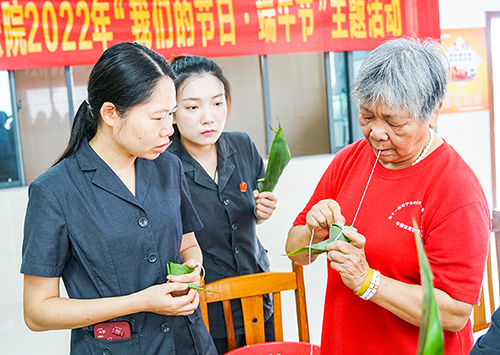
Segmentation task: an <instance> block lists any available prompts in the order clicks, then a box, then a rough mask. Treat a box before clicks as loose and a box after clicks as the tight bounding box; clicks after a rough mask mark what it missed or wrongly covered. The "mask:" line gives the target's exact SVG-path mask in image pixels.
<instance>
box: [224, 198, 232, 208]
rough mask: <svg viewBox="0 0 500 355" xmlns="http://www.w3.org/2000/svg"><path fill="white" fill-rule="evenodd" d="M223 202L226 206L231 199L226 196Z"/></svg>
mask: <svg viewBox="0 0 500 355" xmlns="http://www.w3.org/2000/svg"><path fill="white" fill-rule="evenodd" d="M223 203H224V206H228V205H229V204H230V203H231V200H230V199H228V198H225V199H224V202H223Z"/></svg>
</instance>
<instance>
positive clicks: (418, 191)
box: [294, 139, 490, 355]
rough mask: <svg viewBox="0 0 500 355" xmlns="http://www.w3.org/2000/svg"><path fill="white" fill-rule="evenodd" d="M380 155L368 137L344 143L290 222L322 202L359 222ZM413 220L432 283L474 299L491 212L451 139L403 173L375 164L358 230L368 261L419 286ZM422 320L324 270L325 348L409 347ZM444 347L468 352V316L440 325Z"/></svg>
mask: <svg viewBox="0 0 500 355" xmlns="http://www.w3.org/2000/svg"><path fill="white" fill-rule="evenodd" d="M375 161H376V156H375V154H374V152H373V151H372V149H371V148H370V147H369V146H368V144H367V143H366V141H365V140H364V139H362V140H360V141H358V142H356V143H353V144H351V145H349V146H347V147H346V148H344V149H343V150H341V151H340V152H339V153H337V155H336V156H335V158H334V159H333V161H332V163H331V164H330V166H329V167H328V168H327V170H326V172H325V173H324V175H323V177H322V178H321V180H320V182H319V183H318V186H317V187H316V190H315V191H314V194H313V196H312V197H311V199H310V201H309V203H308V204H307V206H306V207H305V208H304V210H303V211H302V212H301V213H300V214H299V215H298V217H297V218H296V220H295V221H294V225H304V224H305V223H306V221H305V218H306V214H307V212H308V211H309V210H310V209H311V207H312V206H313V205H315V204H316V203H317V202H319V201H321V200H324V199H328V198H331V199H333V200H335V201H337V202H338V203H339V204H340V207H341V210H342V214H343V216H344V217H345V218H346V223H350V224H352V223H353V219H354V216H355V214H356V211H357V209H358V206H359V205H360V200H361V197H362V195H363V191H364V190H365V187H366V185H367V182H368V179H369V176H370V173H371V171H372V168H373V166H374V164H375ZM413 219H415V220H416V221H417V224H418V225H419V226H420V231H421V234H422V236H423V241H424V246H425V251H426V254H427V257H428V259H429V262H430V265H431V268H432V271H433V273H434V287H435V288H438V289H440V290H443V291H445V292H446V293H447V294H448V295H450V296H451V297H452V298H454V299H456V300H460V301H463V302H467V303H471V304H477V302H478V300H479V293H480V290H481V283H482V279H483V273H484V267H485V262H486V256H487V248H488V247H487V245H488V244H487V243H488V238H489V230H490V212H489V209H488V205H487V202H486V198H485V196H484V193H483V190H482V188H481V185H480V183H479V181H478V179H477V178H476V176H475V174H474V172H473V171H472V170H471V169H470V168H469V166H468V165H467V164H466V163H465V162H464V161H463V159H462V158H461V157H460V156H459V155H458V153H457V152H456V151H455V150H454V149H453V148H452V147H451V146H450V145H449V144H448V143H446V142H444V143H443V144H442V145H441V146H439V147H438V148H437V149H436V150H435V151H434V152H432V153H431V154H430V155H429V156H427V157H426V158H425V159H424V160H422V161H421V162H420V163H418V164H416V165H414V166H411V167H408V168H406V169H401V170H388V169H386V168H384V167H383V166H382V165H381V164H380V163H377V164H376V167H375V170H374V173H373V177H372V179H371V182H370V183H369V185H368V188H367V190H366V195H365V197H364V200H363V202H362V204H361V207H360V209H359V212H358V215H357V218H356V221H355V223H354V227H356V228H357V229H358V232H359V233H361V234H362V235H364V236H365V237H366V245H365V253H366V260H367V261H368V264H369V265H370V267H371V268H373V269H376V270H379V271H380V272H381V273H382V275H384V276H387V277H390V278H393V279H396V280H399V281H402V282H405V283H409V284H420V270H419V264H418V256H417V249H416V244H415V236H414V233H413V222H412V221H413ZM418 333H419V327H417V326H414V325H411V324H410V323H407V322H406V321H404V320H402V319H401V318H399V317H397V316H395V315H394V314H392V313H391V312H389V311H387V310H386V309H384V308H382V307H380V306H378V305H376V304H375V303H372V302H370V301H365V300H363V299H361V298H360V297H358V296H356V295H355V294H354V293H353V291H352V290H351V289H349V288H348V287H346V286H345V285H344V284H343V282H342V280H341V278H340V276H339V274H338V272H336V271H335V270H333V269H331V268H328V283H327V289H326V295H325V310H324V316H323V333H322V340H321V349H322V354H343V355H346V354H349V355H353V354H363V355H368V354H377V355H378V354H398V355H401V354H411V355H415V354H416V352H417V346H418ZM444 336H445V338H444V341H445V354H447V355H460V354H468V353H469V351H470V349H471V348H472V345H473V337H472V328H471V324H470V321H469V322H468V324H467V325H466V326H465V327H464V328H463V329H462V330H461V331H459V332H449V331H445V332H444Z"/></svg>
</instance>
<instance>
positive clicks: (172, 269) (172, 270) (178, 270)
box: [167, 261, 198, 276]
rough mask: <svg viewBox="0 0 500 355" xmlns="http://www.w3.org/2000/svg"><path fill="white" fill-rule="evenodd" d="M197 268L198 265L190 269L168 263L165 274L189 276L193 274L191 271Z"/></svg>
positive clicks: (185, 266)
mask: <svg viewBox="0 0 500 355" xmlns="http://www.w3.org/2000/svg"><path fill="white" fill-rule="evenodd" d="M197 266H198V265H196V266H195V267H194V268H192V267H189V266H187V265H183V264H177V263H173V262H171V261H169V262H168V263H167V272H168V274H169V275H175V276H178V275H184V274H190V273H192V272H193V270H194V269H195V268H196V267H197Z"/></svg>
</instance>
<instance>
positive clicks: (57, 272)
mask: <svg viewBox="0 0 500 355" xmlns="http://www.w3.org/2000/svg"><path fill="white" fill-rule="evenodd" d="M28 191H29V200H28V207H27V211H26V218H25V222H24V241H23V250H22V258H23V260H22V264H21V273H23V274H29V275H34V276H42V277H60V276H61V274H62V271H63V268H64V265H65V263H66V262H67V260H68V259H69V257H70V250H69V242H68V240H69V238H68V231H67V226H66V221H65V217H64V214H63V211H62V209H61V207H60V205H59V201H58V200H57V198H56V196H55V195H54V194H53V193H52V192H51V191H50V189H49V188H47V187H46V186H44V185H43V184H42V183H39V182H36V181H35V182H33V183H32V184H31V185H30V187H29V190H28Z"/></svg>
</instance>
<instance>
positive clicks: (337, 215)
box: [306, 199, 345, 241]
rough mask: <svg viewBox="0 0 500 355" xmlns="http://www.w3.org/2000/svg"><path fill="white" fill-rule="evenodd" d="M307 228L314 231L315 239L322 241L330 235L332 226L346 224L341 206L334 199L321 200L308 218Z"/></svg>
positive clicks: (309, 213)
mask: <svg viewBox="0 0 500 355" xmlns="http://www.w3.org/2000/svg"><path fill="white" fill-rule="evenodd" d="M306 223H307V227H309V229H310V230H311V231H314V239H315V240H318V241H321V240H323V239H325V237H327V236H328V234H329V233H330V225H331V224H332V223H337V224H340V225H344V224H345V218H344V216H342V213H341V211H340V205H339V204H338V203H337V201H334V200H332V199H327V200H321V201H319V202H318V203H317V204H315V205H314V206H312V207H311V209H310V210H309V212H308V213H307V216H306Z"/></svg>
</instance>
